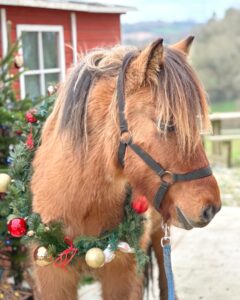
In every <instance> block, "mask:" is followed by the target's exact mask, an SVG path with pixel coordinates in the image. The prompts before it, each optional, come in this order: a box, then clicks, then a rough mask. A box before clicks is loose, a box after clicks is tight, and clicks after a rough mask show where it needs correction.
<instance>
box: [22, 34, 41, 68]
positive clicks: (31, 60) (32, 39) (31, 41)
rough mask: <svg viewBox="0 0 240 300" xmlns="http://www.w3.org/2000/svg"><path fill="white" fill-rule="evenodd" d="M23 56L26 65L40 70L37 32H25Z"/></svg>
mask: <svg viewBox="0 0 240 300" xmlns="http://www.w3.org/2000/svg"><path fill="white" fill-rule="evenodd" d="M22 44H23V58H24V66H25V67H26V68H28V69H30V70H38V69H39V63H38V33H37V32H27V31H25V32H23V33H22Z"/></svg>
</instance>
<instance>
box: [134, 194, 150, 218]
mask: <svg viewBox="0 0 240 300" xmlns="http://www.w3.org/2000/svg"><path fill="white" fill-rule="evenodd" d="M132 208H133V209H134V210H135V212H136V213H137V214H143V213H145V212H146V211H147V210H148V201H147V198H146V197H145V196H139V197H137V198H135V199H134V200H133V201H132Z"/></svg>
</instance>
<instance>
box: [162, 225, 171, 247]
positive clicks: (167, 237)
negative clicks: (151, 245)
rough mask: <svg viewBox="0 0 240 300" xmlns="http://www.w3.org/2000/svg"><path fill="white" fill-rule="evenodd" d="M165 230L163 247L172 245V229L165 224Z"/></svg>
mask: <svg viewBox="0 0 240 300" xmlns="http://www.w3.org/2000/svg"><path fill="white" fill-rule="evenodd" d="M162 228H163V230H164V237H162V238H161V246H162V247H164V246H165V245H167V244H170V243H171V236H170V227H169V226H168V225H167V224H166V223H165V224H163V225H162Z"/></svg>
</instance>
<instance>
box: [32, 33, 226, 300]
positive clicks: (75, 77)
mask: <svg viewBox="0 0 240 300" xmlns="http://www.w3.org/2000/svg"><path fill="white" fill-rule="evenodd" d="M192 40H193V38H192V37H189V38H187V39H186V40H183V41H181V42H179V43H178V44H176V45H173V46H170V47H163V45H162V40H160V39H159V40H157V41H155V42H154V43H152V44H151V45H149V46H148V47H146V48H145V49H143V50H141V51H139V50H137V49H135V48H130V47H125V46H116V47H114V48H112V49H97V50H93V51H91V52H90V53H89V54H87V55H85V57H83V58H82V60H81V62H80V63H79V65H77V66H76V67H75V68H73V69H72V70H71V72H70V74H69V76H68V78H67V80H66V82H65V83H64V84H63V85H62V87H61V88H60V92H59V95H58V99H57V101H56V103H55V107H54V110H53V112H52V114H51V115H50V116H49V118H48V120H47V122H46V124H45V126H44V128H43V132H42V144H41V146H40V147H39V149H38V151H37V153H36V156H35V159H34V162H33V167H34V174H33V177H32V192H33V210H34V212H37V213H39V214H40V215H41V218H42V221H43V222H44V223H46V224H47V223H48V222H50V221H52V220H62V221H63V222H64V224H65V232H66V235H67V236H70V237H71V238H75V237H77V236H81V235H85V236H86V235H89V236H98V235H100V234H101V233H102V232H104V231H105V230H111V229H113V228H115V227H116V226H117V225H118V224H119V223H120V222H121V220H122V217H123V215H122V212H123V205H124V200H125V187H126V185H127V184H130V185H131V187H132V189H133V197H135V196H139V195H145V196H146V197H147V199H148V201H149V204H150V209H149V210H148V212H147V216H148V222H147V224H146V228H145V233H144V234H143V236H142V240H141V246H142V248H143V249H144V250H146V249H147V248H148V246H149V244H150V243H151V238H152V239H153V241H152V244H153V247H154V249H155V251H156V253H157V258H158V261H159V263H160V264H161V256H162V253H161V248H160V242H159V239H160V237H161V234H162V233H161V230H160V229H159V228H160V224H161V218H163V220H164V222H168V223H169V224H173V225H175V226H178V227H182V228H185V229H191V228H193V227H203V226H205V225H207V224H208V223H209V222H210V221H211V219H212V218H213V217H214V215H215V213H216V212H217V211H218V210H219V209H220V205H221V204H220V195H219V189H218V186H217V183H216V180H215V178H214V177H213V176H208V177H205V178H201V179H197V180H191V181H186V182H177V183H175V184H173V185H172V186H171V187H170V189H169V190H168V192H167V193H166V195H165V197H164V200H163V202H162V203H161V206H160V210H159V212H160V214H159V213H158V212H157V211H155V209H154V208H153V198H154V196H155V194H156V191H157V189H158V187H159V182H160V179H159V176H157V174H155V173H154V172H153V171H152V170H151V169H150V168H149V167H148V166H147V165H146V164H145V163H144V162H143V161H142V160H141V159H140V158H139V157H138V156H137V155H136V154H135V153H134V152H133V151H132V150H131V149H130V148H127V150H126V155H125V167H124V168H122V166H121V165H120V164H119V161H118V148H119V141H120V129H119V118H118V107H117V99H116V90H117V78H118V75H119V72H120V69H121V66H122V62H123V59H124V57H125V55H126V54H127V53H129V52H130V51H134V52H135V56H134V58H133V59H132V60H131V62H130V64H129V66H128V68H127V69H126V72H125V74H124V76H125V91H124V93H125V102H126V103H125V111H124V113H125V118H126V120H127V123H128V127H129V131H130V132H131V135H132V138H133V140H134V142H135V143H136V144H137V145H139V146H141V148H142V149H144V150H145V151H146V152H148V153H149V154H150V155H151V156H152V157H153V158H154V159H155V160H156V161H157V162H158V163H159V164H161V166H163V167H164V168H165V169H167V170H169V171H171V172H175V173H186V172H190V171H193V170H197V169H200V168H203V167H206V166H208V160H207V158H206V155H205V152H204V149H203V145H202V142H201V137H200V131H201V130H206V129H208V127H209V120H208V108H207V102H206V99H205V92H204V89H203V87H202V85H201V84H200V82H199V80H198V79H197V77H196V75H195V73H194V71H193V70H192V69H191V67H190V66H189V64H188V63H187V60H186V59H187V54H188V52H189V48H190V46H191V43H192ZM169 127H174V130H173V131H172V130H171V131H169V130H168V129H169ZM34 268H35V275H36V283H37V286H38V289H39V294H40V298H41V299H42V300H67V299H68V300H74V299H77V288H78V283H79V280H80V278H81V276H83V275H84V274H87V273H90V274H91V275H92V276H94V277H95V278H96V279H97V280H100V282H101V284H102V295H103V298H104V299H105V300H139V299H142V297H143V296H142V295H143V278H142V276H139V275H137V272H136V263H135V260H134V258H133V256H132V255H131V254H125V253H119V254H118V255H117V257H116V258H115V259H114V260H113V261H112V262H111V263H109V264H106V265H105V266H103V267H102V268H100V269H96V270H93V269H90V268H89V267H88V266H87V265H86V263H85V261H84V259H80V261H79V263H78V264H77V265H76V266H75V267H74V266H71V267H68V270H67V271H65V270H61V269H59V268H56V267H55V266H54V265H53V264H51V265H49V266H46V267H38V266H35V267H34ZM161 268H162V265H161ZM163 286H164V284H163Z"/></svg>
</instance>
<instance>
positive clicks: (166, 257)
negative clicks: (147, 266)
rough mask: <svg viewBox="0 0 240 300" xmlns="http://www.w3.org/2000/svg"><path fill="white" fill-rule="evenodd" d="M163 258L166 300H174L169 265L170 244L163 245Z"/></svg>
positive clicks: (170, 266) (171, 272)
mask: <svg viewBox="0 0 240 300" xmlns="http://www.w3.org/2000/svg"><path fill="white" fill-rule="evenodd" d="M163 258H164V269H165V274H166V278H167V286H168V300H174V299H175V296H174V294H175V292H174V280H173V271H172V263H171V245H170V244H165V245H163Z"/></svg>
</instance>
